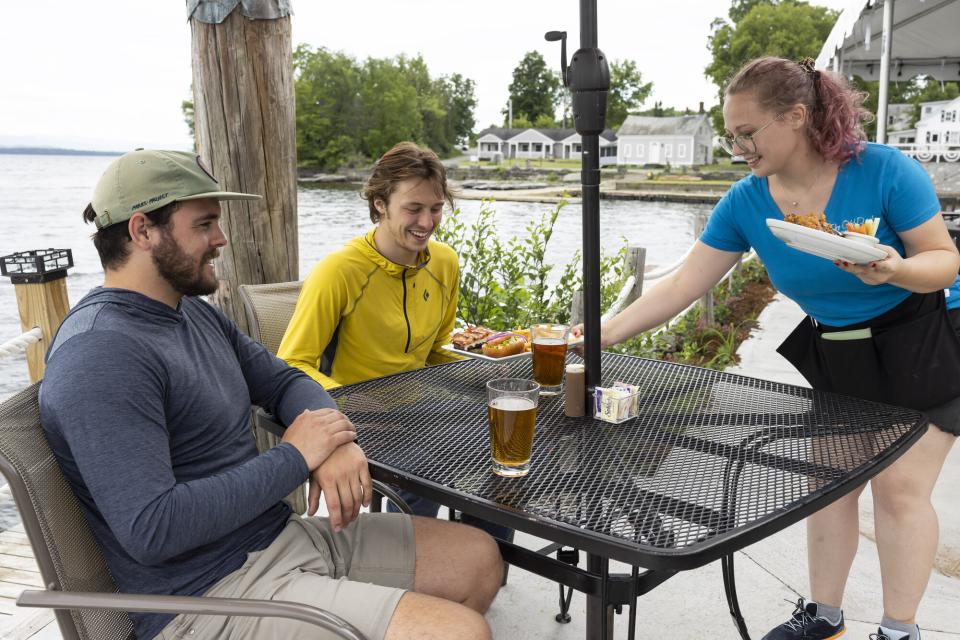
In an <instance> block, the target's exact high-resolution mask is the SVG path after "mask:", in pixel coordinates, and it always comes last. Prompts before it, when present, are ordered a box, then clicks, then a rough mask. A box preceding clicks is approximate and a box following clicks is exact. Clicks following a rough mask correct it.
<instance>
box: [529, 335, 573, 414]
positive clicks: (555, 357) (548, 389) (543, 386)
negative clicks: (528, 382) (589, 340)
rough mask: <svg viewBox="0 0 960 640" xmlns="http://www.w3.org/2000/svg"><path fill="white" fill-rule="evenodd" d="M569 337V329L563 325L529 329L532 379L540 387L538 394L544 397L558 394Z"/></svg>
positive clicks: (564, 366)
mask: <svg viewBox="0 0 960 640" xmlns="http://www.w3.org/2000/svg"><path fill="white" fill-rule="evenodd" d="M569 336H570V327H568V326H567V325H565V324H535V325H533V326H532V327H530V338H531V339H532V340H533V379H534V380H536V381H537V383H538V384H539V385H540V393H542V394H543V395H545V396H554V395H557V394H558V393H560V386H561V385H562V384H563V371H564V369H565V368H566V363H567V338H568V337H569Z"/></svg>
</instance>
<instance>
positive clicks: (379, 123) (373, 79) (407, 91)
mask: <svg viewBox="0 0 960 640" xmlns="http://www.w3.org/2000/svg"><path fill="white" fill-rule="evenodd" d="M360 76H361V79H362V80H361V83H360V100H361V102H362V103H363V106H364V113H363V122H362V127H361V128H360V129H359V130H358V132H357V133H358V135H359V136H360V150H361V151H362V153H363V154H364V155H365V156H366V157H368V158H377V157H379V156H381V155H383V154H384V153H385V152H386V151H388V150H389V149H390V147H392V146H393V145H395V144H396V143H397V142H400V141H401V140H415V141H422V140H423V115H422V113H421V111H420V107H421V104H422V103H421V101H420V99H419V96H418V95H417V89H416V87H414V86H413V85H411V84H410V83H409V81H408V80H409V78H408V77H407V76H406V75H405V74H404V73H402V71H401V68H400V66H399V65H398V64H397V63H396V62H395V61H393V60H388V59H378V58H368V59H367V60H366V62H364V64H363V69H362V71H361V74H360Z"/></svg>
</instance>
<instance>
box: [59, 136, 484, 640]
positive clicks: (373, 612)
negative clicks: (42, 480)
mask: <svg viewBox="0 0 960 640" xmlns="http://www.w3.org/2000/svg"><path fill="white" fill-rule="evenodd" d="M257 198H259V196H255V195H250V194H242V193H233V192H228V191H223V190H221V189H220V187H219V186H218V185H217V182H216V180H215V179H214V178H213V176H212V175H211V174H210V173H209V172H208V171H207V170H206V169H205V168H204V167H203V165H202V164H201V163H200V159H199V157H198V156H195V155H193V154H189V153H182V152H174V151H143V150H138V151H135V152H132V153H129V154H126V155H124V156H123V157H121V158H119V159H118V160H116V161H114V162H113V163H112V164H111V165H110V166H109V167H108V169H107V171H106V172H105V173H104V175H103V177H102V178H101V180H100V182H99V184H98V185H97V188H96V190H95V193H94V196H93V199H92V201H91V204H90V206H88V207H87V209H86V211H85V212H84V219H85V220H86V221H87V222H94V223H95V224H96V226H97V233H96V234H95V235H94V238H93V241H94V245H95V246H96V248H97V251H98V253H99V254H100V259H101V262H102V263H103V266H104V271H105V277H104V286H103V287H98V288H96V289H94V290H93V291H92V292H91V293H89V294H88V295H87V296H85V297H84V298H83V299H82V300H81V301H80V302H79V303H78V304H77V306H76V307H75V308H74V309H73V310H72V311H71V312H70V313H69V314H68V316H67V318H66V319H65V320H64V322H63V324H62V325H61V327H60V330H59V331H58V333H57V335H56V337H55V338H54V341H53V343H52V344H51V346H50V349H49V351H48V352H47V368H46V378H45V380H44V382H43V384H42V386H41V391H40V407H41V418H42V421H43V426H44V430H45V431H46V434H47V438H48V440H49V442H50V446H51V448H52V449H53V452H54V454H55V455H56V457H57V460H58V462H59V463H60V466H61V468H62V470H63V473H64V475H65V476H66V478H67V480H68V481H69V483H70V485H71V486H72V488H73V490H74V492H75V494H76V495H77V498H78V500H79V502H80V505H81V508H82V509H83V511H84V514H85V516H86V518H87V520H88V522H89V523H90V526H91V528H92V530H93V533H94V535H95V537H96V539H97V541H98V542H99V543H100V547H101V549H102V551H103V554H104V557H105V559H106V561H107V564H108V565H109V567H110V570H111V572H112V573H113V576H114V579H115V580H116V582H117V584H118V585H119V587H120V589H121V591H125V592H132V593H153V594H167V595H208V596H217V597H238V598H266V599H276V600H291V601H297V602H303V603H305V604H312V605H315V606H318V607H321V608H324V609H327V610H329V611H331V612H333V613H335V614H337V615H339V616H341V617H343V618H345V619H346V620H347V621H348V622H350V623H352V624H353V625H355V626H356V627H358V628H359V629H360V630H361V631H362V632H363V633H364V634H365V635H366V636H367V637H369V638H371V639H379V638H390V639H393V638H414V637H416V638H431V637H437V638H449V637H463V638H487V637H489V633H490V632H489V628H488V627H487V624H486V622H485V621H484V619H483V617H482V615H481V614H482V613H483V612H484V611H486V609H487V607H488V606H489V605H490V602H491V601H492V600H493V597H494V596H495V595H496V592H497V589H498V587H499V584H500V580H501V571H502V570H501V560H500V556H499V552H498V551H497V547H496V544H495V543H494V542H493V541H492V539H491V538H490V537H489V536H487V535H486V534H485V533H483V532H481V531H479V530H477V529H474V528H472V527H467V526H463V525H458V524H454V523H449V522H443V521H439V520H434V519H428V518H417V517H413V518H411V517H409V516H406V515H399V514H362V515H360V513H359V512H360V507H361V504H364V505H367V504H369V501H370V496H371V495H372V488H371V485H370V475H369V470H368V468H367V460H366V457H365V456H364V454H363V451H362V450H361V449H360V447H359V446H357V445H356V443H355V442H354V439H355V437H356V431H355V429H354V427H353V424H352V423H351V422H350V420H349V418H348V417H347V416H345V415H343V414H342V413H340V412H339V411H337V410H336V404H335V403H334V402H333V401H332V399H331V398H330V396H329V395H327V393H326V392H325V391H324V390H323V388H322V387H320V386H319V385H317V384H316V383H314V382H313V380H311V379H310V378H309V377H307V376H306V375H305V374H303V373H302V372H300V371H299V370H297V369H294V368H292V367H289V366H287V365H286V364H285V363H284V362H283V361H281V360H279V359H277V358H276V357H274V356H273V355H272V354H270V353H269V352H268V351H267V350H266V349H265V348H264V347H263V346H262V345H260V344H259V343H257V342H255V341H253V340H251V339H250V338H248V337H247V336H245V335H244V334H243V333H242V332H240V331H239V330H238V329H237V327H236V326H235V325H234V324H233V323H232V322H231V321H230V320H229V319H228V318H226V316H224V315H223V314H222V313H221V312H220V311H219V310H217V309H216V308H214V307H212V306H211V305H209V304H208V303H206V302H205V301H204V300H202V299H201V298H199V297H197V296H202V295H207V294H210V293H212V292H213V291H215V290H216V288H217V279H216V277H215V274H214V269H213V260H214V259H215V258H216V256H217V254H218V252H219V249H220V248H221V247H223V246H224V245H225V244H226V238H225V237H224V234H223V232H222V230H221V228H220V224H219V220H220V204H219V201H221V200H253V199H257ZM251 403H254V404H258V405H261V406H263V407H265V408H267V409H268V410H269V411H271V412H272V413H273V414H274V415H276V416H277V417H278V418H279V419H280V420H281V421H282V422H283V423H284V424H286V425H288V427H287V430H286V433H285V435H284V437H283V441H282V443H281V444H279V445H278V446H276V447H274V448H273V449H271V450H270V451H267V452H264V453H258V452H257V449H256V446H255V444H254V439H253V435H252V433H251V430H250V424H249V414H250V405H251ZM308 478H310V495H309V504H310V509H309V513H310V514H311V516H312V514H313V513H315V512H316V510H317V508H318V506H319V500H320V496H321V492H322V495H323V496H324V498H325V500H326V503H327V507H328V511H329V513H330V517H329V518H318V517H300V516H298V515H296V514H293V513H291V509H290V507H289V506H288V505H287V504H286V503H285V502H283V501H282V498H283V497H284V496H286V495H287V494H288V493H290V491H292V490H293V489H294V488H295V487H297V486H299V485H300V484H301V483H303V482H305V481H306V480H307V479H308ZM131 618H132V620H133V622H134V626H135V628H136V632H137V635H138V637H139V638H144V639H146V638H154V637H160V638H180V637H190V638H192V639H196V640H200V639H201V638H222V637H230V638H250V639H252V638H263V637H283V638H308V637H309V638H317V637H325V636H323V635H322V634H323V632H322V631H321V630H319V629H318V628H316V627H312V626H310V625H306V624H304V623H300V622H297V621H292V620H284V619H279V618H261V619H258V618H224V617H220V616H212V617H211V616H202V615H180V616H177V617H176V618H174V617H172V616H169V615H160V614H132V615H131Z"/></svg>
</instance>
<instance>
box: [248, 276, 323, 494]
mask: <svg viewBox="0 0 960 640" xmlns="http://www.w3.org/2000/svg"><path fill="white" fill-rule="evenodd" d="M301 284H303V283H301V282H278V283H274V284H242V285H240V299H241V300H243V309H244V311H245V312H246V317H247V331H248V332H249V334H250V337H251V338H253V339H254V340H256V341H257V342H259V343H260V344H262V345H263V346H265V347H266V348H267V350H268V351H270V353H272V354H274V355H276V353H277V349H279V348H280V341H281V340H282V339H283V334H284V332H285V331H286V330H287V324H288V323H289V322H290V317H291V316H292V315H293V310H294V308H295V307H296V306H297V297H298V296H299V295H300V286H301ZM258 409H259V407H256V406H254V407H253V408H252V411H253V419H252V425H253V435H254V437H255V438H256V440H257V449H259V450H260V451H261V452H263V451H267V450H268V449H271V448H272V447H275V446H277V445H278V444H280V436H278V435H276V433H274V432H273V431H271V430H269V429H266V428H264V425H263V417H262V415H261V416H260V417H258V414H259V413H260V412H259V411H258ZM286 500H287V502H289V503H290V506H292V507H293V510H294V511H296V512H297V513H305V512H306V510H307V493H306V488H305V487H303V486H301V487H300V488H298V489H294V490H293V491H292V492H291V493H290V495H288V496H287V498H286Z"/></svg>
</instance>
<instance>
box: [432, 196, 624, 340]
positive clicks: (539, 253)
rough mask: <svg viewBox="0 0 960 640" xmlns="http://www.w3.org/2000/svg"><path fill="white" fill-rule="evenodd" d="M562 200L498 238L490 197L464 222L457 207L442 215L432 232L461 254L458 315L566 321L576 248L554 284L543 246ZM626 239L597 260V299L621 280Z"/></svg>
mask: <svg viewBox="0 0 960 640" xmlns="http://www.w3.org/2000/svg"><path fill="white" fill-rule="evenodd" d="M566 205H567V202H566V201H565V200H564V201H561V202H560V203H559V204H557V206H556V207H554V208H553V209H552V210H550V211H547V212H546V213H544V214H543V215H542V216H541V217H540V220H539V221H532V222H530V223H529V224H527V226H526V228H525V233H524V234H523V235H521V236H513V237H512V238H510V239H509V240H507V241H505V242H504V241H502V240H501V239H500V238H499V237H498V236H497V233H496V223H497V220H496V212H495V211H494V209H493V201H492V200H484V201H483V202H482V203H481V205H480V213H479V215H478V216H477V220H476V221H475V222H474V223H473V224H471V225H469V226H467V224H466V223H465V222H464V221H463V220H462V219H461V217H460V210H459V209H457V210H455V211H454V212H453V213H452V214H449V215H447V216H446V217H445V218H444V221H443V223H442V224H441V225H440V227H438V228H437V230H436V232H435V233H434V236H435V237H436V239H437V240H439V241H441V242H444V243H446V244H448V245H450V246H451V247H452V248H453V249H454V250H455V251H456V252H457V255H459V257H460V299H459V300H458V304H457V317H458V318H459V319H460V320H462V321H463V322H466V323H468V324H482V325H484V326H487V327H490V328H493V329H510V328H516V327H528V326H530V325H531V324H533V323H535V322H544V321H550V322H569V320H570V305H571V301H572V298H573V292H574V291H576V290H578V289H581V288H582V286H583V275H582V268H581V266H580V265H581V261H580V252H579V251H577V252H576V253H575V254H574V256H573V259H572V260H571V261H570V262H568V263H567V264H566V265H564V266H563V267H562V269H561V271H560V278H559V280H558V282H557V284H556V285H554V286H552V287H551V286H549V285H548V284H547V279H548V277H549V275H550V272H551V271H552V270H553V268H554V265H552V264H549V263H547V262H546V261H545V255H546V251H547V246H548V244H549V242H550V238H551V237H552V236H553V228H554V225H555V224H556V222H557V218H558V217H559V215H560V211H561V210H562V209H563V208H564V207H565V206H566ZM625 255H626V243H624V246H623V247H622V248H621V249H620V251H619V252H617V253H615V254H613V255H607V254H602V255H601V260H600V275H601V304H602V306H603V308H606V307H608V306H609V305H610V304H611V303H612V302H613V300H614V299H615V298H616V295H617V293H619V291H620V287H621V286H622V284H623V280H624V274H623V259H624V256H625Z"/></svg>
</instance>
